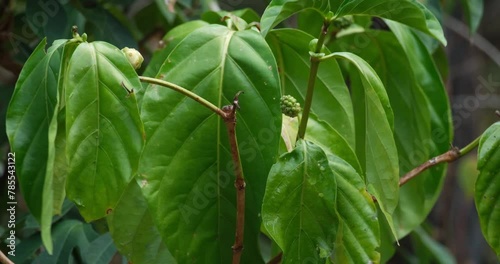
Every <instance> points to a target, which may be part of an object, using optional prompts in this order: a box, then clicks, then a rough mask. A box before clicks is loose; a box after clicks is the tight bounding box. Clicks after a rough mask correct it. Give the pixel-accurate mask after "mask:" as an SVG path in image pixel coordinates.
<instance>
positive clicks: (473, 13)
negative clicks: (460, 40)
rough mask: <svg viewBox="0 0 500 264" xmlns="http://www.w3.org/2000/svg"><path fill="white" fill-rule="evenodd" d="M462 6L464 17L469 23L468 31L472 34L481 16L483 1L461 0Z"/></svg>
mask: <svg viewBox="0 0 500 264" xmlns="http://www.w3.org/2000/svg"><path fill="white" fill-rule="evenodd" d="M462 6H463V9H464V13H465V18H466V19H467V23H468V25H469V31H470V33H471V35H472V34H474V33H476V31H477V28H478V27H479V24H480V23H481V18H482V17H483V9H484V2H483V0H462Z"/></svg>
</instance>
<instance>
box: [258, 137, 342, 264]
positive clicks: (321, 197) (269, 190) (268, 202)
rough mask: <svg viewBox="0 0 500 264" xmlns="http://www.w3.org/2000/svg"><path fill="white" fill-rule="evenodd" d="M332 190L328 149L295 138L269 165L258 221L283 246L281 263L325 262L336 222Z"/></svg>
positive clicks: (332, 181)
mask: <svg viewBox="0 0 500 264" xmlns="http://www.w3.org/2000/svg"><path fill="white" fill-rule="evenodd" d="M336 190H337V184H336V181H335V175H334V174H333V172H332V170H331V169H330V167H329V165H328V159H327V157H326V154H325V153H324V152H323V150H322V149H321V148H320V147H318V146H316V145H315V144H313V143H311V142H308V141H304V140H299V141H297V145H296V147H295V149H294V150H293V151H292V152H289V153H286V154H284V155H283V156H281V157H280V158H279V160H278V162H277V163H276V164H274V165H273V167H272V168H271V171H270V172H269V177H268V181H267V186H266V194H265V196H264V204H263V206H262V222H263V223H264V226H265V228H266V229H267V231H268V232H269V234H270V235H271V237H272V238H273V239H274V241H276V243H277V244H278V245H279V246H280V248H281V249H283V263H303V262H306V261H307V262H308V263H322V262H323V263H324V262H325V260H324V258H327V257H330V256H331V255H332V254H333V245H334V242H335V238H336V233H337V228H338V225H339V222H338V216H337V211H336V209H335V207H336V195H337V191H336ZM321 259H323V260H321Z"/></svg>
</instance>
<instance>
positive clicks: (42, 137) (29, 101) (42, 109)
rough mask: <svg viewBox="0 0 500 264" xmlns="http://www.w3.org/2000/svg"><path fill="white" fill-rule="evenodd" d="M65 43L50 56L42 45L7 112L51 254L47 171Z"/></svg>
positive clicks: (24, 185)
mask: <svg viewBox="0 0 500 264" xmlns="http://www.w3.org/2000/svg"><path fill="white" fill-rule="evenodd" d="M64 43H65V40H60V41H57V42H56V43H54V45H53V46H51V47H50V48H49V50H48V51H47V53H46V52H45V50H44V47H45V45H46V40H45V39H44V40H42V41H41V42H40V44H38V46H37V47H36V49H35V51H34V52H33V54H32V55H31V56H30V58H29V59H28V61H27V62H26V64H25V65H24V67H23V70H22V71H21V74H20V76H19V79H18V81H17V83H16V88H15V90H14V94H13V95H12V98H11V101H10V104H9V108H8V109H7V123H6V127H7V135H8V137H9V142H10V146H11V148H12V151H13V152H15V158H16V163H17V164H18V166H16V172H17V175H18V179H19V184H20V186H21V191H22V192H23V195H24V199H25V201H26V204H27V205H28V208H29V209H30V211H31V213H32V214H33V216H34V217H35V218H36V219H37V221H38V222H39V223H40V225H41V231H42V240H43V242H44V245H45V246H46V248H47V250H48V251H49V252H52V240H51V236H50V228H51V220H52V215H53V200H52V199H53V191H52V177H53V174H52V173H50V169H48V168H47V162H49V149H50V151H53V143H52V142H53V141H51V142H49V132H48V131H49V124H50V122H51V120H53V117H54V112H55V111H54V110H55V109H56V108H57V85H58V79H59V70H60V65H61V53H62V49H63V47H64ZM55 122H57V120H55ZM52 140H53V139H52ZM49 144H50V146H49ZM7 169H9V168H7ZM47 172H49V174H47Z"/></svg>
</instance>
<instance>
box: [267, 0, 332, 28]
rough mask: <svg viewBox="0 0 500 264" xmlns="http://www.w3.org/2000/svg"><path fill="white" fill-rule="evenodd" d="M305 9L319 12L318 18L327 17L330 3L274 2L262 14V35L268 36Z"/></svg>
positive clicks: (323, 0) (308, 0)
mask: <svg viewBox="0 0 500 264" xmlns="http://www.w3.org/2000/svg"><path fill="white" fill-rule="evenodd" d="M334 2H336V1H334ZM305 9H314V10H316V11H317V12H318V14H317V15H318V16H326V14H327V13H328V11H330V1H328V0H272V1H271V3H269V5H268V6H267V8H266V10H265V11H264V14H262V18H261V20H260V28H261V32H262V35H263V36H266V35H267V33H268V32H269V31H270V30H271V29H272V28H274V27H275V26H276V25H278V24H279V23H280V22H281V21H283V20H285V19H287V18H288V17H290V16H291V15H293V14H295V13H297V12H299V11H302V10H305Z"/></svg>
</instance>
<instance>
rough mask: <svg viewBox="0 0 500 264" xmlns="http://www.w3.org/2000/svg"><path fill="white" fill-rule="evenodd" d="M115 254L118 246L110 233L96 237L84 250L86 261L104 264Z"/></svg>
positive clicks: (83, 254)
mask: <svg viewBox="0 0 500 264" xmlns="http://www.w3.org/2000/svg"><path fill="white" fill-rule="evenodd" d="M115 254H116V246H115V244H114V243H113V239H111V235H110V234H109V233H105V234H104V235H102V236H100V237H98V238H96V239H94V240H93V241H92V242H91V243H90V244H89V246H88V247H87V248H86V249H85V250H83V252H82V256H83V257H84V259H85V262H87V263H103V264H104V263H110V262H111V259H112V258H113V256H114V255H115Z"/></svg>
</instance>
